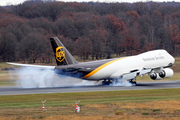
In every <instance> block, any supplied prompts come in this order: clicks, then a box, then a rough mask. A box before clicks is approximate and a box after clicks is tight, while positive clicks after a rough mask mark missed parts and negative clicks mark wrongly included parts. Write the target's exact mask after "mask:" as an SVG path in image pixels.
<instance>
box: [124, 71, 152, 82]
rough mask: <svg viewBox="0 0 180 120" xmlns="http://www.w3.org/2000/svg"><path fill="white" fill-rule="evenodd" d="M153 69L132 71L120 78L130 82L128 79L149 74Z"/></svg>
mask: <svg viewBox="0 0 180 120" xmlns="http://www.w3.org/2000/svg"><path fill="white" fill-rule="evenodd" d="M152 70H153V69H142V70H134V71H132V72H130V73H126V74H123V75H122V76H121V78H122V79H124V80H130V79H135V78H136V77H137V76H138V75H141V76H143V75H145V74H150V73H151V72H152Z"/></svg>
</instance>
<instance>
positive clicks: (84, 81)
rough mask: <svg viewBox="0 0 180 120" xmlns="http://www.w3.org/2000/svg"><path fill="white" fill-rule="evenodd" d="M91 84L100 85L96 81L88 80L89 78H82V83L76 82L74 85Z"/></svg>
mask: <svg viewBox="0 0 180 120" xmlns="http://www.w3.org/2000/svg"><path fill="white" fill-rule="evenodd" d="M91 85H98V84H97V83H95V82H94V81H87V80H82V82H80V83H76V84H75V85H74V86H91Z"/></svg>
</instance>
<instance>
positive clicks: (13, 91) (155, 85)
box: [0, 81, 180, 95]
mask: <svg viewBox="0 0 180 120" xmlns="http://www.w3.org/2000/svg"><path fill="white" fill-rule="evenodd" d="M168 88H180V81H153V82H137V85H136V86H103V85H94V86H65V87H46V88H20V87H0V95H21V94H43V93H68V92H95V91H121V90H145V89H168Z"/></svg>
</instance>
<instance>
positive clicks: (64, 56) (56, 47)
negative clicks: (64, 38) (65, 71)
mask: <svg viewBox="0 0 180 120" xmlns="http://www.w3.org/2000/svg"><path fill="white" fill-rule="evenodd" d="M50 41H51V45H52V48H53V51H54V56H55V59H56V62H57V65H70V64H77V63H78V62H77V61H76V60H75V59H74V57H73V56H72V55H71V53H70V52H69V51H68V50H67V49H66V48H65V46H64V45H63V44H62V43H61V41H60V40H59V39H58V38H57V37H52V38H50Z"/></svg>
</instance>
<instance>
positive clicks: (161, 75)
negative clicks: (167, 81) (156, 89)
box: [150, 68, 174, 80]
mask: <svg viewBox="0 0 180 120" xmlns="http://www.w3.org/2000/svg"><path fill="white" fill-rule="evenodd" d="M173 74H174V72H173V70H172V69H170V68H165V69H163V70H162V71H161V72H160V73H156V72H154V73H152V74H151V75H150V77H151V79H153V80H161V79H164V78H170V77H172V76H173Z"/></svg>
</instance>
